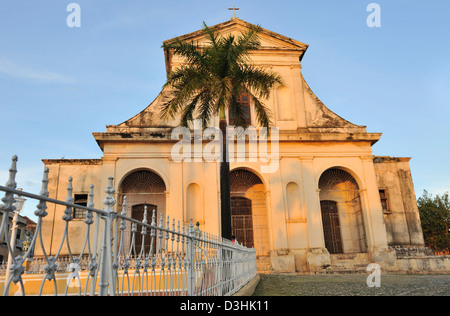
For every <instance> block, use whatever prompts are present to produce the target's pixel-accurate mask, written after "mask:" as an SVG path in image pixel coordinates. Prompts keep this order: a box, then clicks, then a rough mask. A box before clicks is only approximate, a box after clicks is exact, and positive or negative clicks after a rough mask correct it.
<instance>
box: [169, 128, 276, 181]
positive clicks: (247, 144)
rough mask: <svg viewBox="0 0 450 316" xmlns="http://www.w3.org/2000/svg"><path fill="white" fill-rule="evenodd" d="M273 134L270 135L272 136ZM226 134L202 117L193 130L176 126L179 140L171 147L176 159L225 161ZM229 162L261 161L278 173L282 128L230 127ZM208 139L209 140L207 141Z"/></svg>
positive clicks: (265, 169)
mask: <svg viewBox="0 0 450 316" xmlns="http://www.w3.org/2000/svg"><path fill="white" fill-rule="evenodd" d="M269 136H270V137H269ZM223 137H224V135H222V132H221V130H220V129H219V128H217V127H208V128H206V129H203V126H202V121H201V120H194V129H193V133H191V130H190V129H189V128H187V127H176V128H174V129H173V130H172V134H171V139H172V140H179V142H177V143H176V144H175V145H174V146H173V147H172V150H171V158H172V160H173V161H175V162H181V161H185V162H202V161H205V162H221V161H222V157H223V156H224V155H222V141H223ZM225 137H226V140H227V145H228V155H225V158H226V160H227V161H228V162H250V163H251V162H254V163H256V162H259V163H261V172H262V173H274V172H276V171H277V170H278V167H279V160H280V148H279V130H278V128H276V127H272V128H270V129H267V128H266V127H261V128H256V127H253V126H250V127H248V128H246V129H244V128H242V127H227V130H226V135H225ZM205 143H206V144H205Z"/></svg>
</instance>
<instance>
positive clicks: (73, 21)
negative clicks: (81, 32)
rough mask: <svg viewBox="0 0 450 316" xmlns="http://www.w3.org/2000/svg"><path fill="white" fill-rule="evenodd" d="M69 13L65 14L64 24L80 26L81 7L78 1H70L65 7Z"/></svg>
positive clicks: (72, 26) (71, 26)
mask: <svg viewBox="0 0 450 316" xmlns="http://www.w3.org/2000/svg"><path fill="white" fill-rule="evenodd" d="M66 11H67V12H70V14H69V15H68V16H67V19H66V24H67V26H68V27H70V28H74V27H81V7H80V5H79V4H78V3H70V4H69V5H68V6H67V8H66Z"/></svg>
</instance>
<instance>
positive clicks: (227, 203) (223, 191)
mask: <svg viewBox="0 0 450 316" xmlns="http://www.w3.org/2000/svg"><path fill="white" fill-rule="evenodd" d="M223 112H224V111H223V110H222V111H221V113H220V123H219V127H220V131H221V133H222V156H221V157H220V158H221V160H220V208H221V223H222V238H226V239H228V240H231V236H232V230H231V197H230V163H229V159H228V145H227V144H228V141H227V121H226V118H225V113H223Z"/></svg>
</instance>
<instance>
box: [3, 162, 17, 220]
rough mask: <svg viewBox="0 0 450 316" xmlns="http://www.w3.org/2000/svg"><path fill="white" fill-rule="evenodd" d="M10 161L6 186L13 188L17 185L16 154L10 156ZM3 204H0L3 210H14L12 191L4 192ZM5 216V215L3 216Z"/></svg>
mask: <svg viewBox="0 0 450 316" xmlns="http://www.w3.org/2000/svg"><path fill="white" fill-rule="evenodd" d="M11 160H12V162H11V168H9V180H8V181H7V182H6V185H5V186H7V187H8V188H11V189H15V188H16V187H17V183H16V173H17V160H18V158H17V156H16V155H14V156H13V157H12V159H11ZM2 202H3V203H4V204H3V205H0V209H1V210H2V211H5V212H14V211H15V210H16V207H15V206H14V203H15V202H16V200H15V199H14V194H13V193H8V192H6V193H5V197H3V198H2ZM5 218H7V217H5Z"/></svg>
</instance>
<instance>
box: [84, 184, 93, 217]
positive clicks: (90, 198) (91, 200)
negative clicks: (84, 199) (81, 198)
mask: <svg viewBox="0 0 450 316" xmlns="http://www.w3.org/2000/svg"><path fill="white" fill-rule="evenodd" d="M94 206H95V205H94V185H93V184H91V186H90V189H89V195H88V203H87V207H90V208H94ZM84 222H85V223H86V224H88V225H91V224H93V223H94V214H92V211H88V212H87V215H86V219H85V220H84Z"/></svg>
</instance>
